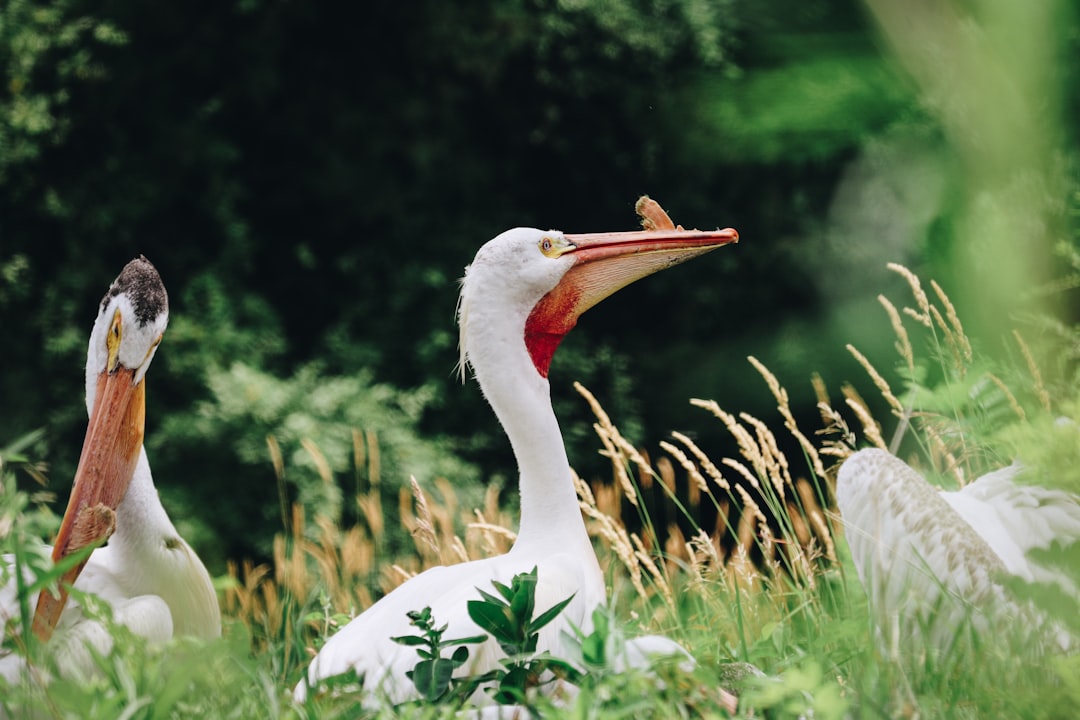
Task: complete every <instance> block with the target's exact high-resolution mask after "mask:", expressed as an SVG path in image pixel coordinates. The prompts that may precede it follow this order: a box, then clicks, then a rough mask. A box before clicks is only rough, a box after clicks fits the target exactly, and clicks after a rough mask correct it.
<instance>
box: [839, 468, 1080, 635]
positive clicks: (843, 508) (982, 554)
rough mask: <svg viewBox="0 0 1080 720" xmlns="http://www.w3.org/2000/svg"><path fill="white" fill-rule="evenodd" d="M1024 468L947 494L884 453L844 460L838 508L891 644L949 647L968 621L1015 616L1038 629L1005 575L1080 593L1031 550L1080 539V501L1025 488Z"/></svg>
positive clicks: (987, 622) (983, 623) (980, 624)
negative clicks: (1009, 589) (1004, 579)
mask: <svg viewBox="0 0 1080 720" xmlns="http://www.w3.org/2000/svg"><path fill="white" fill-rule="evenodd" d="M1020 469H1021V468H1020V466H1019V465H1018V464H1013V465H1011V466H1009V467H1006V468H1002V469H1000V470H997V471H995V472H992V473H989V474H987V475H984V476H982V477H980V478H979V479H978V480H976V481H974V482H972V483H970V484H969V485H966V486H965V487H963V488H962V489H960V490H958V491H954V492H945V491H941V490H938V489H937V488H935V487H933V486H932V485H930V483H928V482H927V481H926V479H925V478H923V477H922V475H920V474H919V473H917V472H916V471H915V470H913V469H912V468H911V467H909V466H908V465H907V464H906V463H904V462H903V461H901V460H900V459H898V458H896V457H894V456H893V455H890V454H889V453H887V452H885V451H884V450H878V449H868V450H861V451H859V452H857V453H855V454H854V455H852V456H851V457H850V458H848V459H847V460H846V461H845V462H844V464H843V465H842V466H841V468H840V473H839V475H838V477H837V483H836V500H837V505H838V507H839V510H840V515H841V517H842V518H843V524H844V531H845V535H846V537H847V541H848V545H849V546H850V548H851V555H852V559H853V561H854V563H855V568H856V570H857V571H858V573H859V579H860V580H861V581H862V584H863V586H864V588H865V589H866V592H867V596H868V599H869V602H870V607H871V610H872V611H873V612H874V613H875V617H876V620H877V621H878V623H879V628H880V629H882V631H883V632H884V633H885V635H886V637H885V638H883V639H884V640H885V642H886V644H887V646H889V647H893V648H894V649H895V646H896V645H897V644H898V643H909V642H919V641H920V640H927V641H928V642H929V644H930V645H931V646H933V647H937V648H942V649H945V648H948V647H949V645H950V643H951V642H952V641H953V639H954V638H955V636H956V632H957V630H958V628H960V627H961V625H962V624H963V623H965V622H966V621H968V620H970V621H971V623H972V625H973V626H974V627H976V628H977V629H983V630H985V629H986V628H988V627H992V625H993V623H994V622H996V621H997V620H999V619H1000V618H1002V617H1008V616H1010V615H1011V616H1013V617H1016V618H1019V619H1021V620H1022V621H1023V622H1027V623H1034V624H1039V623H1040V622H1041V621H1040V619H1039V618H1037V617H1036V616H1035V615H1033V614H1032V613H1031V611H1030V609H1029V608H1027V607H1026V606H1018V605H1017V604H1016V603H1015V602H1014V601H1013V600H1012V599H1011V597H1010V596H1009V595H1008V593H1006V592H1005V590H1004V588H1003V586H1002V584H1001V582H1000V580H1001V578H1002V577H1004V576H1005V575H1006V574H1011V575H1015V576H1017V577H1020V578H1023V579H1025V580H1029V581H1039V582H1056V583H1059V584H1060V585H1062V587H1064V588H1065V589H1066V590H1067V591H1069V592H1072V593H1074V594H1075V593H1076V587H1075V586H1074V585H1073V584H1072V581H1071V580H1069V579H1068V578H1065V577H1063V576H1061V575H1060V573H1057V572H1055V571H1053V570H1052V569H1050V568H1047V567H1044V566H1042V565H1040V564H1038V563H1037V562H1035V561H1034V560H1033V559H1032V558H1031V557H1029V556H1028V552H1029V551H1030V550H1033V549H1035V548H1046V547H1049V546H1050V545H1051V544H1052V543H1053V542H1054V541H1060V542H1061V543H1063V544H1069V543H1071V542H1074V541H1076V540H1078V539H1080V504H1078V502H1077V498H1075V497H1073V496H1071V495H1069V494H1068V493H1065V492H1062V491H1057V490H1048V489H1046V488H1040V487H1034V486H1028V485H1020V484H1017V483H1016V482H1014V480H1015V477H1016V475H1017V473H1019V472H1020ZM999 613H1005V615H1000V614H999ZM1051 632H1053V633H1054V637H1055V639H1056V640H1058V641H1059V642H1061V643H1067V642H1068V639H1067V638H1065V637H1064V636H1062V635H1061V634H1060V633H1058V632H1057V631H1051Z"/></svg>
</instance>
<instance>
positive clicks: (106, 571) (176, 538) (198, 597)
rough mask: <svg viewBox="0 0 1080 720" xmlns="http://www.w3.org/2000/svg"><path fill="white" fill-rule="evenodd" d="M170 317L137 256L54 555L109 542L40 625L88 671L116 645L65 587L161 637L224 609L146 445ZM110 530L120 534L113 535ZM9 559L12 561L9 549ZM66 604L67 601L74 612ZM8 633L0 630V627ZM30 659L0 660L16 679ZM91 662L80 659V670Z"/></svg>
mask: <svg viewBox="0 0 1080 720" xmlns="http://www.w3.org/2000/svg"><path fill="white" fill-rule="evenodd" d="M168 319H169V300H168V296H167V294H166V292H165V286H164V285H163V284H162V282H161V278H160V277H159V276H158V272H157V270H156V269H155V268H154V266H153V265H152V264H150V262H149V261H148V260H147V259H146V258H144V257H139V258H137V259H135V260H132V261H131V262H130V263H128V264H127V265H126V266H125V267H124V269H123V270H122V271H121V273H120V275H119V276H118V277H117V278H116V280H115V281H113V283H112V285H111V286H110V288H109V291H108V292H107V293H106V294H105V297H104V298H103V299H102V301H101V305H100V308H99V312H98V316H97V320H96V321H95V323H94V328H93V330H92V331H91V333H90V343H89V347H88V350H87V358H86V409H87V412H88V413H89V415H90V422H89V424H88V426H87V430H86V438H85V440H84V442H83V449H82V454H81V456H80V458H79V466H78V469H77V471H76V473H75V481H74V484H73V485H72V488H71V498H70V500H69V501H68V507H67V512H66V513H65V514H64V518H63V521H62V522H61V525H60V530H59V532H58V534H57V538H56V543H55V545H54V547H53V550H52V558H53V560H54V561H60V560H61V559H63V558H65V557H67V556H68V555H70V554H72V553H73V552H75V551H76V550H78V549H80V548H83V547H85V546H86V545H87V544H88V543H91V542H94V541H101V540H103V539H105V538H108V545H106V546H105V547H100V548H98V549H96V550H94V552H93V553H92V554H91V555H90V557H89V559H88V560H87V561H86V562H85V563H84V564H83V566H81V567H76V568H73V569H72V570H70V571H68V572H67V573H66V574H65V575H64V577H63V581H62V583H61V585H60V595H59V597H54V596H53V595H52V594H51V593H49V592H42V593H40V595H39V596H38V597H37V599H36V601H34V600H32V601H31V602H32V603H33V602H36V604H37V607H36V611H35V614H34V620H33V629H34V632H35V634H36V635H38V637H40V638H41V639H43V640H47V639H49V637H50V636H51V635H52V633H53V630H54V628H56V627H57V626H58V624H59V626H60V627H61V628H62V629H63V632H62V634H63V635H64V636H65V637H64V638H59V637H58V638H57V639H56V642H54V645H56V646H57V647H58V648H59V650H60V652H61V653H63V654H70V655H71V656H72V657H70V658H67V657H60V656H58V657H57V663H58V666H59V668H60V669H61V671H64V670H65V669H66V668H68V669H71V670H72V671H73V672H82V671H85V670H86V669H87V668H86V667H85V663H86V662H88V661H89V659H90V656H89V654H88V653H87V652H86V648H85V647H82V645H84V644H85V643H86V642H89V643H91V644H92V646H93V647H94V648H95V649H96V650H97V651H98V652H103V651H107V650H108V648H109V647H110V646H111V639H110V638H109V637H108V634H107V632H105V630H104V628H103V627H102V626H101V625H100V624H98V623H96V622H91V621H89V620H88V619H86V618H84V617H83V616H82V613H81V610H80V608H79V607H78V606H76V605H75V604H73V603H66V601H67V595H68V592H67V587H66V586H67V585H74V587H76V588H77V589H79V590H81V591H82V592H87V593H92V594H94V595H97V596H99V597H100V598H102V599H103V600H105V601H106V602H108V603H109V605H110V606H111V607H112V611H113V616H114V619H115V620H116V621H118V622H121V623H123V624H124V625H126V626H128V627H129V628H130V629H131V630H132V631H134V632H136V633H138V634H140V635H143V636H146V637H148V638H151V639H154V640H165V639H167V638H169V637H171V636H172V635H173V634H177V635H193V636H197V637H204V638H210V637H217V636H219V635H220V634H221V613H220V610H219V608H218V601H217V595H216V594H215V592H214V588H213V585H212V584H211V581H210V575H209V573H207V571H206V568H205V567H204V566H203V564H202V562H201V561H200V560H199V558H198V556H197V555H196V554H195V552H194V551H193V550H192V549H191V547H190V546H189V545H188V544H187V543H186V542H184V539H183V538H181V537H180V535H179V534H177V532H176V528H175V527H173V524H172V522H170V520H169V516H168V515H167V514H166V512H165V509H164V508H163V507H162V505H161V501H160V499H159V498H158V493H157V490H156V489H155V488H154V481H153V478H152V477H151V475H150V464H149V463H148V462H147V459H146V451H145V450H144V449H143V443H142V440H143V428H144V418H145V402H146V394H145V393H146V390H145V386H146V383H145V377H146V371H147V369H148V368H149V367H150V361H151V360H152V359H153V357H154V353H155V352H156V350H157V346H158V343H159V342H161V337H162V334H163V333H164V332H165V326H166V324H167V323H168ZM110 534H111V535H110ZM4 561H5V563H7V564H8V565H9V567H10V566H11V565H12V563H13V562H14V561H13V559H12V558H11V557H10V556H5V557H4ZM65 604H66V605H67V607H66V608H65ZM17 607H18V605H17V601H16V598H15V582H14V581H11V582H9V583H8V584H7V585H6V586H5V587H3V588H0V624H2V623H3V622H4V621H6V620H7V619H8V618H9V617H12V616H13V615H14V614H15V613H17V609H16V608H17ZM0 638H2V628H0ZM19 660H21V658H17V657H15V656H14V655H10V656H8V657H7V658H0V674H3V675H4V676H6V677H8V679H9V680H14V679H15V677H17V675H18V674H19V672H21V670H20V669H19V666H20V663H19V662H18V661H19ZM80 664H84V666H83V667H81V668H80V667H78V666H79V665H80Z"/></svg>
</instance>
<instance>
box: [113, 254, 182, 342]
mask: <svg viewBox="0 0 1080 720" xmlns="http://www.w3.org/2000/svg"><path fill="white" fill-rule="evenodd" d="M120 293H124V294H126V295H127V296H128V298H129V299H130V300H131V306H132V308H134V310H135V319H136V320H137V321H138V323H139V324H140V325H145V324H146V323H148V322H151V321H152V320H153V319H154V318H156V317H157V316H158V315H160V314H161V313H162V312H164V311H166V310H168V309H169V295H168V293H166V292H165V285H163V284H162V282H161V276H160V275H158V271H157V269H156V268H155V267H154V266H153V265H152V264H151V263H150V261H149V260H147V259H146V258H145V257H144V256H142V255H140V256H139V257H137V258H135V259H134V260H132V261H131V262H129V263H128V264H127V265H125V266H124V269H123V270H121V271H120V274H119V275H118V276H117V278H116V279H115V280H113V284H112V285H111V286H110V287H109V292H107V293H105V297H103V298H102V299H101V309H102V310H104V309H105V306H106V305H108V304H109V300H110V299H111V298H114V297H116V296H117V295H119V294H120Z"/></svg>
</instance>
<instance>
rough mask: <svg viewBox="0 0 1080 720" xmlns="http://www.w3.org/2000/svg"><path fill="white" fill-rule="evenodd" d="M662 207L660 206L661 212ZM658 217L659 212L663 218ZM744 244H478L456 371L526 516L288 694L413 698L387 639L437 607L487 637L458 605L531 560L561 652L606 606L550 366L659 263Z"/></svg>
mask: <svg viewBox="0 0 1080 720" xmlns="http://www.w3.org/2000/svg"><path fill="white" fill-rule="evenodd" d="M657 207H658V206H657ZM665 217H666V216H665ZM737 240H738V234H737V233H736V232H735V231H734V230H731V229H725V230H715V231H696V230H694V231H685V230H682V229H681V228H679V229H675V228H674V227H673V226H670V224H668V226H667V228H666V229H663V230H652V231H637V232H625V233H596V234H582V235H574V234H566V233H562V232H559V231H555V230H537V229H534V228H516V229H513V230H508V231H506V232H504V233H502V234H501V235H499V236H497V237H496V238H494V239H493V240H491V241H489V242H488V243H487V244H485V245H484V246H483V247H481V248H480V250H479V252H477V254H476V258H475V259H474V260H473V262H472V264H471V265H470V266H469V267H468V268H467V269H466V272H465V278H464V280H463V281H462V288H461V298H460V301H459V305H458V323H459V325H460V333H461V334H460V349H461V365H462V368H461V369H462V373H463V375H464V373H465V370H466V366H468V367H471V368H472V370H473V372H474V374H475V376H476V379H477V382H478V383H479V385H480V387H481V389H482V391H483V393H484V396H485V398H487V400H488V402H489V403H490V404H491V407H492V409H493V410H494V411H495V414H496V416H497V417H498V419H499V421H500V423H501V424H502V426H503V429H504V430H505V431H506V434H507V437H508V438H509V440H510V444H511V446H512V447H513V451H514V455H515V457H516V459H517V464H518V470H519V473H520V478H519V490H520V495H521V521H520V527H519V531H518V534H517V538H516V540H515V542H514V544H513V547H512V548H511V549H510V551H509V552H508V553H507V554H505V555H501V556H498V557H493V558H487V559H483V560H475V561H472V562H467V563H462V564H460V565H453V566H449V567H436V568H431V569H429V570H427V571H425V572H423V573H421V574H419V575H417V576H416V577H414V578H412V579H410V580H409V581H408V582H406V583H404V584H403V585H401V586H400V587H398V588H396V589H395V590H393V591H392V592H390V593H389V594H387V595H386V596H384V597H383V598H382V599H380V600H379V601H378V602H376V603H375V604H374V605H372V606H371V607H370V608H368V609H367V610H366V611H365V612H363V613H362V614H360V615H359V616H358V617H356V618H355V619H354V620H352V621H351V622H350V623H349V624H348V625H347V626H345V627H344V628H342V629H341V630H340V631H339V632H338V633H337V634H335V635H334V636H333V637H331V638H330V639H329V640H328V641H327V643H326V644H325V645H324V646H323V648H322V649H321V650H320V651H319V653H318V655H317V656H316V657H315V659H314V660H313V662H312V663H311V665H310V667H309V669H308V672H307V676H306V678H305V679H304V680H303V681H301V682H300V684H299V685H298V686H297V688H296V692H295V696H296V699H297V700H303V699H304V698H305V697H306V695H307V694H308V692H309V688H313V687H316V686H317V685H318V684H319V682H320V681H322V680H323V679H325V678H329V677H331V676H334V675H339V674H341V673H344V672H347V671H349V670H355V672H356V673H357V675H358V676H359V677H362V678H363V682H364V688H365V690H366V691H367V692H379V693H383V694H385V697H386V698H387V699H388V700H389V701H390V702H392V703H397V702H403V701H406V700H409V699H413V698H416V697H417V694H416V691H415V687H414V686H413V683H412V681H411V680H409V679H408V678H406V675H405V673H406V672H407V671H409V670H411V669H412V668H413V666H414V665H415V664H416V662H417V654H416V650H415V648H411V647H403V646H401V645H398V644H395V643H394V642H392V641H391V639H390V638H392V637H394V636H400V635H408V634H411V633H412V628H410V626H409V619H408V618H407V617H406V613H407V612H408V611H412V610H422V609H423V608H424V607H431V609H432V617H433V618H434V620H435V621H436V623H438V624H439V625H443V624H446V625H448V629H447V630H446V632H447V633H448V634H447V637H464V636H470V635H478V634H481V635H482V634H483V632H482V631H481V630H480V628H479V627H478V626H477V625H476V624H474V623H473V621H472V620H471V619H470V618H469V616H468V614H467V613H466V603H467V601H469V600H473V599H479V597H480V595H479V593H478V592H477V588H478V587H479V588H481V589H485V590H487V589H490V587H491V582H492V581H493V580H496V581H499V582H501V583H504V584H507V585H508V584H510V582H511V580H512V579H513V577H514V576H515V575H517V574H519V573H524V572H528V571H530V570H531V569H532V568H533V567H536V568H537V576H538V583H537V587H536V607H537V608H538V610H539V609H546V608H549V607H551V606H553V605H554V604H556V603H557V602H560V601H562V600H564V599H566V598H568V597H570V596H573V599H572V600H571V601H570V603H569V605H568V606H567V607H566V608H565V609H564V610H563V612H562V613H561V614H560V616H559V617H558V618H557V619H556V620H555V621H554V622H552V623H551V624H549V625H547V626H546V627H544V628H543V629H542V630H541V631H540V637H539V643H538V645H537V650H538V651H545V650H546V651H549V652H552V653H554V654H557V655H558V654H560V653H561V652H562V651H563V650H564V649H565V648H564V647H563V643H564V632H567V631H569V630H570V627H571V624H573V625H575V626H577V627H579V628H587V627H588V626H589V624H590V616H591V614H592V612H593V610H594V609H595V608H596V607H597V606H598V605H601V604H603V603H604V602H605V600H606V593H605V588H604V580H603V576H602V574H601V571H600V567H599V565H598V563H597V559H596V554H595V552H594V550H593V547H592V543H591V541H590V539H589V536H588V533H587V532H586V529H585V523H584V521H583V519H582V515H581V510H580V508H579V506H578V499H577V495H576V492H575V489H574V485H573V481H572V476H571V470H570V463H569V461H568V459H567V455H566V450H565V448H564V447H563V442H562V436H561V434H560V431H559V425H558V422H557V420H556V418H555V413H554V412H553V411H552V407H551V399H550V386H549V384H548V379H547V375H548V368H549V365H550V363H551V359H552V356H553V355H554V353H555V350H556V348H557V347H558V345H559V342H560V341H561V340H562V338H563V337H564V336H565V335H566V333H567V332H569V331H570V329H571V328H573V327H574V325H575V323H576V322H577V319H578V317H579V316H580V315H581V314H582V313H584V312H585V311H586V310H588V309H589V308H591V307H592V306H593V305H595V304H596V303H598V302H600V301H601V300H602V299H604V298H605V297H607V296H608V295H611V294H612V293H614V292H615V291H616V290H618V289H620V288H622V287H624V286H626V285H628V284H630V283H632V282H634V281H635V280H638V279H640V278H643V277H645V276H646V275H650V274H652V273H654V272H656V271H658V270H662V269H664V268H667V267H671V266H672V265H675V264H677V263H680V262H682V261H684V260H687V259H689V258H692V257H696V256H698V255H701V254H703V253H705V252H708V251H710V250H713V249H715V248H717V247H720V246H721V245H725V244H728V243H732V242H735V241H737ZM500 657H501V651H500V650H499V647H498V645H497V644H496V643H495V642H494V640H492V639H490V638H489V640H488V641H487V642H486V643H484V644H482V645H478V646H475V649H474V650H473V651H472V655H471V657H470V660H469V663H468V664H467V665H466V666H464V667H462V668H460V669H459V672H458V673H457V674H458V675H463V674H477V673H483V672H485V671H487V670H491V669H493V668H495V667H497V666H498V661H499V659H500Z"/></svg>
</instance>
